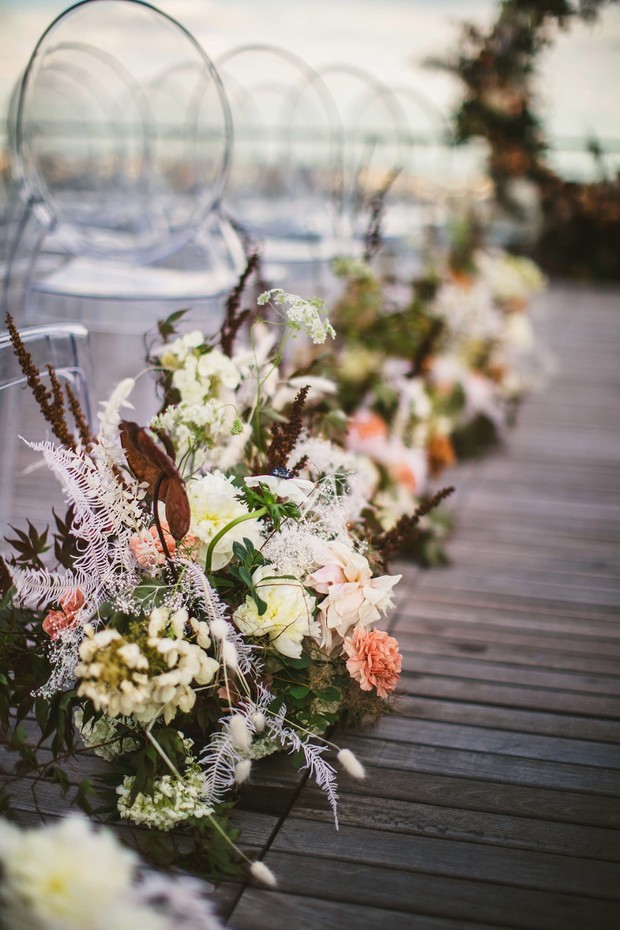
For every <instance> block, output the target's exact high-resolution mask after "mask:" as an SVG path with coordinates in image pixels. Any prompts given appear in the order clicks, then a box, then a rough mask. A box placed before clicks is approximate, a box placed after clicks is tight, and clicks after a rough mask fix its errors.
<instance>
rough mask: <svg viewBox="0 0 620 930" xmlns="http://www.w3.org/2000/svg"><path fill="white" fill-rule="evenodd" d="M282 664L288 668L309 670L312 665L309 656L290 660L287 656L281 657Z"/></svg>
mask: <svg viewBox="0 0 620 930" xmlns="http://www.w3.org/2000/svg"><path fill="white" fill-rule="evenodd" d="M282 664H283V665H286V666H288V667H289V668H309V667H310V666H311V665H312V659H311V658H310V656H300V657H299V658H298V659H290V658H289V657H288V656H283V657H282Z"/></svg>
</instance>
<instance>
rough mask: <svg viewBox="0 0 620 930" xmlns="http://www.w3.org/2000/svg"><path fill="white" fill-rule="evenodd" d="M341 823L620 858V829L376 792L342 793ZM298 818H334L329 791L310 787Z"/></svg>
mask: <svg viewBox="0 0 620 930" xmlns="http://www.w3.org/2000/svg"><path fill="white" fill-rule="evenodd" d="M338 809H339V812H338V820H339V823H340V827H341V828H342V827H344V826H347V827H361V828H363V829H368V830H379V831H385V830H389V831H391V832H394V833H407V834H410V835H416V836H435V837H438V838H441V839H454V840H459V841H461V840H464V841H473V842H475V843H484V844H488V845H490V846H501V847H503V848H506V849H529V850H535V851H536V850H538V851H540V852H551V853H557V854H558V855H563V856H574V855H576V853H577V852H578V854H579V856H582V857H583V858H586V859H601V860H603V861H610V862H620V831H618V830H611V829H601V828H596V827H592V826H587V827H584V826H578V825H575V824H560V823H557V822H551V821H545V820H544V819H533V818H526V817H515V816H514V815H512V814H511V815H502V814H489V813H483V812H481V811H476V810H474V811H471V810H468V811H464V810H454V809H452V808H446V807H444V806H443V805H437V806H433V805H430V804H419V803H415V802H412V801H410V800H406V801H401V800H394V799H383V800H379V801H378V799H377V797H376V796H371V797H367V796H363V795H360V794H346V793H344V792H341V794H340V801H339V805H338ZM295 816H296V817H305V818H308V819H311V820H316V821H323V822H324V823H325V826H326V829H327V828H328V826H329V824H330V823H331V822H332V814H331V810H330V809H329V807H328V803H327V801H326V798H325V795H324V793H323V792H322V791H320V790H318V789H316V788H308V787H307V788H305V789H304V790H303V791H302V793H301V794H300V796H299V799H298V801H297V803H296V804H295Z"/></svg>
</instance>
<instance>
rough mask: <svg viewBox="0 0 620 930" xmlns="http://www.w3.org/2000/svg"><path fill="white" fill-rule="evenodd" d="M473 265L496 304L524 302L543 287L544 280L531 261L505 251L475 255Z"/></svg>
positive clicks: (481, 252)
mask: <svg viewBox="0 0 620 930" xmlns="http://www.w3.org/2000/svg"><path fill="white" fill-rule="evenodd" d="M474 263H475V265H476V267H477V268H478V271H479V272H480V274H481V275H482V277H483V279H484V281H485V282H486V284H487V285H488V286H489V287H490V289H491V291H492V293H493V296H494V298H495V299H496V300H498V301H502V302H504V301H519V302H521V301H522V302H525V301H527V300H529V299H530V298H531V297H533V296H534V295H535V294H537V293H538V292H539V291H541V290H542V289H543V288H544V286H545V277H544V275H543V273H542V272H541V270H540V268H539V267H538V265H536V264H535V263H534V262H533V261H532V260H531V259H529V258H523V257H521V256H517V255H510V254H509V253H507V252H502V251H500V250H496V251H494V252H483V251H479V252H476V254H475V255H474Z"/></svg>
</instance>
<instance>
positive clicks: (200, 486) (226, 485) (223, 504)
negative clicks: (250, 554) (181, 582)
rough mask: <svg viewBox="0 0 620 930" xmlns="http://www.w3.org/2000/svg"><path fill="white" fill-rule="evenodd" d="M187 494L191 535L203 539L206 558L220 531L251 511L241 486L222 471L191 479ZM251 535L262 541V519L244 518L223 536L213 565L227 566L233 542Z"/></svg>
mask: <svg viewBox="0 0 620 930" xmlns="http://www.w3.org/2000/svg"><path fill="white" fill-rule="evenodd" d="M186 488H187V496H188V499H189V505H190V510H191V523H190V528H189V533H190V536H196V537H197V539H198V540H200V543H201V546H200V553H199V558H200V559H202V560H204V559H205V558H206V555H207V549H208V547H209V543H210V542H211V541H212V540H213V539H214V537H215V536H217V534H218V533H219V532H220V531H221V530H223V529H224V528H225V527H227V526H228V525H229V524H231V523H233V521H235V520H238V519H239V518H240V517H247V516H248V515H249V513H250V511H249V510H248V508H247V507H246V506H245V504H244V503H243V502H242V501H240V500H239V498H238V496H237V495H238V493H239V492H238V490H237V489H236V488H235V486H234V485H233V484H232V483H231V481H230V480H229V479H228V478H226V477H225V476H224V475H223V474H222V473H221V472H217V471H216V472H213V474H209V475H203V476H202V477H201V478H197V479H194V480H192V481H188V482H187V485H186ZM244 538H246V539H250V540H251V541H252V543H253V544H254V545H255V546H257V547H258V546H260V544H261V543H262V541H263V540H262V533H261V524H260V522H259V521H258V520H254V519H249V520H242V521H241V522H239V523H237V524H236V525H235V526H231V527H230V529H229V530H228V531H227V532H226V533H225V534H224V535H223V536H222V538H221V539H219V540H218V542H217V543H216V544H215V548H214V550H213V559H212V562H211V568H212V569H213V571H218V570H219V569H220V568H224V566H225V565H227V564H228V563H229V562H230V560H231V559H232V556H233V543H235V542H242V541H243V539H244Z"/></svg>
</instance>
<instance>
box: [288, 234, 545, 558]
mask: <svg viewBox="0 0 620 930" xmlns="http://www.w3.org/2000/svg"><path fill="white" fill-rule="evenodd" d="M457 232H458V230H457ZM456 235H457V233H456V232H455V236H456ZM458 235H459V241H458V243H455V245H454V246H453V248H452V250H451V253H450V254H446V255H443V256H440V257H437V256H436V257H435V261H434V263H433V264H432V265H430V264H429V271H428V274H427V275H426V276H425V277H424V278H423V279H421V280H418V281H416V282H414V285H413V288H411V286H410V285H408V284H407V283H404V282H397V281H386V280H381V279H380V278H379V277H378V276H377V274H376V273H375V272H374V271H373V267H372V265H371V263H370V261H367V260H360V259H338V260H337V261H336V262H335V263H334V271H335V273H336V274H337V275H339V276H340V277H341V278H342V279H343V280H344V290H343V293H342V296H341V298H340V300H339V301H338V302H337V304H336V305H335V307H334V308H333V311H332V317H333V320H334V323H335V325H336V327H337V330H338V342H339V351H338V352H337V353H332V352H330V353H322V352H321V349H320V347H315V348H314V349H313V351H312V352H311V353H308V347H307V346H306V347H304V352H305V355H304V356H303V357H302V358H298V364H302V365H305V366H306V368H307V369H308V370H310V371H312V372H313V373H314V372H316V373H318V374H320V375H322V376H323V377H328V378H329V379H331V380H332V381H334V382H336V383H337V385H338V392H337V395H333V394H332V395H328V396H327V397H326V399H325V406H327V407H329V405H330V403H331V404H333V398H334V396H336V397H337V398H338V403H339V404H341V405H342V407H343V408H344V410H345V412H346V413H347V414H348V421H347V423H346V433H344V434H343V437H342V442H343V443H344V445H345V446H346V448H347V449H348V450H349V452H351V453H352V454H354V455H356V456H358V459H360V460H361V459H363V458H365V459H366V465H365V466H364V470H365V472H366V473H367V474H368V475H369V483H370V486H371V489H372V490H371V493H370V495H369V497H371V498H372V501H373V517H374V519H375V521H376V522H377V524H378V525H379V526H380V527H381V529H382V530H384V531H386V530H390V529H391V528H392V527H393V526H394V525H395V524H396V523H397V521H398V520H399V519H401V518H403V517H406V516H407V514H410V513H411V512H412V510H413V509H414V507H415V506H416V503H418V502H419V500H420V498H421V497H422V496H423V495H424V494H426V493H427V492H428V488H429V484H430V482H431V481H432V480H433V479H436V478H438V477H439V476H440V475H441V473H442V472H443V470H444V469H446V468H448V467H451V466H453V465H454V464H455V463H456V461H457V458H460V457H466V456H471V455H475V454H479V453H480V452H481V451H483V450H484V449H485V448H486V447H487V446H488V445H489V444H491V443H493V442H495V441H497V439H498V438H499V437H501V436H502V435H503V434H504V432H505V429H506V427H507V426H508V425H509V423H510V422H511V419H512V418H513V416H514V412H515V410H516V407H517V405H518V403H519V401H520V400H521V398H522V396H523V395H524V393H525V392H526V391H528V390H530V389H531V388H532V387H534V386H535V385H536V383H537V381H538V380H539V378H540V376H541V374H542V371H543V369H544V366H543V364H542V357H541V354H540V352H539V349H538V346H537V344H536V340H535V335H534V332H533V329H532V326H531V322H530V320H529V316H528V313H527V310H528V306H529V303H530V301H531V299H532V297H533V296H534V295H535V294H536V293H537V292H538V291H539V290H540V289H541V288H542V287H543V286H544V278H543V276H542V274H541V273H540V271H539V269H538V268H537V266H536V265H535V264H534V263H533V262H531V261H530V260H529V259H526V258H521V257H517V256H512V255H509V254H508V253H506V252H502V251H499V250H495V251H489V250H483V249H481V248H479V247H477V242H476V236H475V229H474V228H473V227H472V226H471V224H470V223H466V224H464V226H463V228H462V229H460V232H458ZM457 245H458V247H457ZM370 260H372V256H370ZM373 473H374V477H373ZM449 525H450V521H449V517H448V516H447V514H446V512H445V511H444V510H442V509H439V510H434V511H433V512H432V514H430V515H429V516H428V517H426V518H425V519H424V521H423V523H422V525H421V527H420V528H419V532H418V535H417V538H416V539H415V541H414V543H413V545H411V546H410V547H409V550H408V553H407V554H408V555H410V556H411V557H412V558H414V559H415V560H416V561H419V562H421V563H422V564H426V565H428V564H436V563H440V562H442V561H445V553H444V550H443V542H444V540H445V537H446V535H447V532H448V529H449Z"/></svg>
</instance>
